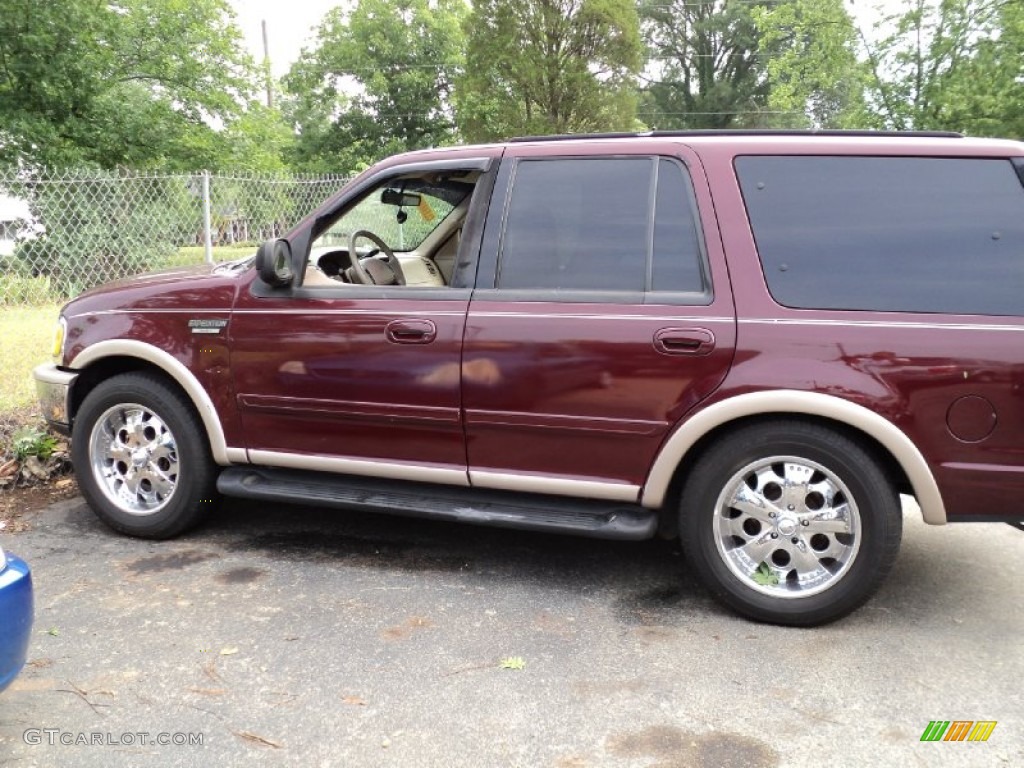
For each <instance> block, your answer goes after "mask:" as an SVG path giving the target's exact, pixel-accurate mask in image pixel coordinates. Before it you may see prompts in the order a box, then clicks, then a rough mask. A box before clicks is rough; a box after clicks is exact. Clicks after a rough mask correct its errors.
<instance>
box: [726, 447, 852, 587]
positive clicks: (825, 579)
mask: <svg viewBox="0 0 1024 768" xmlns="http://www.w3.org/2000/svg"><path fill="white" fill-rule="evenodd" d="M860 525H861V523H860V513H859V511H858V508H857V503H856V501H855V500H854V498H853V496H852V494H851V493H850V492H849V490H848V489H847V487H846V485H845V484H844V483H843V481H842V480H840V479H839V477H837V476H836V474H835V473H833V472H831V471H829V470H828V469H827V468H826V467H824V466H822V465H821V464H817V463H816V462H813V461H810V460H808V459H803V458H798V457H794V456H771V457H767V458H763V459H759V460H758V461H755V462H752V463H751V464H748V465H746V466H745V467H743V468H742V469H740V470H739V471H738V472H736V473H735V474H734V475H733V476H732V477H730V478H729V480H728V481H727V482H726V483H725V485H724V487H723V490H722V493H721V494H720V495H719V497H718V500H717V502H716V504H715V511H714V524H713V532H714V539H715V544H716V546H717V548H718V553H719V555H720V556H721V558H722V560H723V562H724V563H725V564H726V566H727V567H728V568H729V570H730V571H732V573H733V574H734V575H735V576H737V577H738V578H740V579H741V580H742V581H743V582H745V583H746V584H747V585H748V586H749V587H751V588H752V589H754V590H756V591H757V592H760V593H762V594H766V595H770V596H771V597H779V598H794V597H808V596H810V595H814V594H817V593H819V592H822V591H824V590H826V589H829V588H830V587H833V586H834V585H835V584H836V582H838V581H839V580H840V579H841V578H843V576H845V575H846V573H847V572H848V571H849V569H850V566H851V565H852V563H853V562H854V560H855V558H856V557H857V552H858V550H859V549H860V543H861V532H860Z"/></svg>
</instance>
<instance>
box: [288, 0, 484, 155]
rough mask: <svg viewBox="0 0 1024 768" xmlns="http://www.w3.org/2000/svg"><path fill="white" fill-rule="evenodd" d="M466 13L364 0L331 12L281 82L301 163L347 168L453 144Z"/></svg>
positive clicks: (449, 6) (424, 0)
mask: <svg viewBox="0 0 1024 768" xmlns="http://www.w3.org/2000/svg"><path fill="white" fill-rule="evenodd" d="M467 13H468V6H467V5H466V3H465V2H464V0H436V1H434V2H428V0H395V1H394V2H389V1H388V0H359V2H358V3H357V4H356V6H355V7H354V8H352V9H348V8H336V9H334V10H332V11H330V12H329V13H328V14H327V16H326V17H325V18H324V20H323V22H322V23H321V24H320V28H319V30H318V32H317V42H316V46H315V48H314V49H313V50H312V51H303V56H302V57H301V58H300V60H299V61H298V62H297V63H296V64H295V65H294V66H293V67H292V69H291V71H290V72H289V73H288V75H287V76H286V78H285V80H284V87H285V91H286V99H287V106H286V110H287V112H288V114H289V115H290V117H291V119H292V121H293V123H294V125H295V126H296V127H297V129H298V131H299V137H298V142H297V145H296V149H295V162H296V165H297V166H299V167H300V168H304V169H307V170H314V171H320V170H327V171H343V172H349V171H353V170H356V169H358V168H360V167H365V166H366V165H369V164H370V163H372V162H374V161H376V160H378V159H380V158H381V157H384V156H386V155H390V154H393V153H395V152H399V151H403V150H409V149H419V148H423V147H429V146H436V145H442V144H446V143H450V142H452V141H453V140H454V136H455V122H454V117H453V112H452V105H451V94H452V89H453V83H454V81H455V78H456V77H457V76H458V75H459V74H460V73H461V72H462V69H463V66H464V55H463V45H464V38H463V33H462V22H463V19H464V18H465V16H466V14H467Z"/></svg>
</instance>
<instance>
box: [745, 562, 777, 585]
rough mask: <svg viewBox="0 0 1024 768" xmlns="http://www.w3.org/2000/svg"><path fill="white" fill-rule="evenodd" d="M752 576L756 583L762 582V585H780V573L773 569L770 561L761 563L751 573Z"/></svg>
mask: <svg viewBox="0 0 1024 768" xmlns="http://www.w3.org/2000/svg"><path fill="white" fill-rule="evenodd" d="M750 578H752V579H753V580H754V583H755V584H760V585H761V586H762V587H774V586H778V583H779V576H778V574H776V573H775V571H773V570H772V567H771V566H770V565H768V563H761V565H759V566H758V567H757V570H756V571H754V572H753V573H752V574H750Z"/></svg>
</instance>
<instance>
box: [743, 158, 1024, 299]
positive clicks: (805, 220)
mask: <svg viewBox="0 0 1024 768" xmlns="http://www.w3.org/2000/svg"><path fill="white" fill-rule="evenodd" d="M736 168H737V173H738V175H739V179H740V184H741V187H742V189H743V197H744V200H745V201H746V205H747V210H748V213H749V215H750V220H751V225H752V227H753V231H754V237H755V239H756V241H757V249H758V252H759V254H760V257H761V262H762V266H763V268H764V273H765V278H766V279H767V282H768V287H769V289H770V290H771V292H772V295H773V296H774V297H775V299H776V300H777V301H778V302H780V303H781V304H784V305H787V306H791V307H807V308H811V307H813V308H820V309H867V310H881V311H886V310H890V311H905V312H945V313H958V314H983V315H1024V187H1022V185H1021V182H1020V180H1019V179H1018V177H1017V174H1016V173H1015V171H1014V168H1013V166H1012V165H1011V163H1010V162H1009V161H1006V160H987V159H946V158H897V157H890V158H880V157H741V158H737V160H736Z"/></svg>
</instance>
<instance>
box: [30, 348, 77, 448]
mask: <svg viewBox="0 0 1024 768" xmlns="http://www.w3.org/2000/svg"><path fill="white" fill-rule="evenodd" d="M32 376H33V377H34V378H35V380H36V392H37V394H38V395H39V405H40V407H41V408H42V410H43V418H45V419H46V422H47V423H48V424H49V425H50V426H51V427H53V428H54V429H55V430H56V431H57V432H60V433H61V434H64V435H66V434H68V433H69V432H70V431H71V387H72V386H74V383H75V379H77V378H78V374H77V373H70V372H68V371H62V370H61V369H60V368H58V367H57V366H55V365H53V364H52V363H44V364H43V365H39V366H36V368H35V370H34V371H32Z"/></svg>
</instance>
